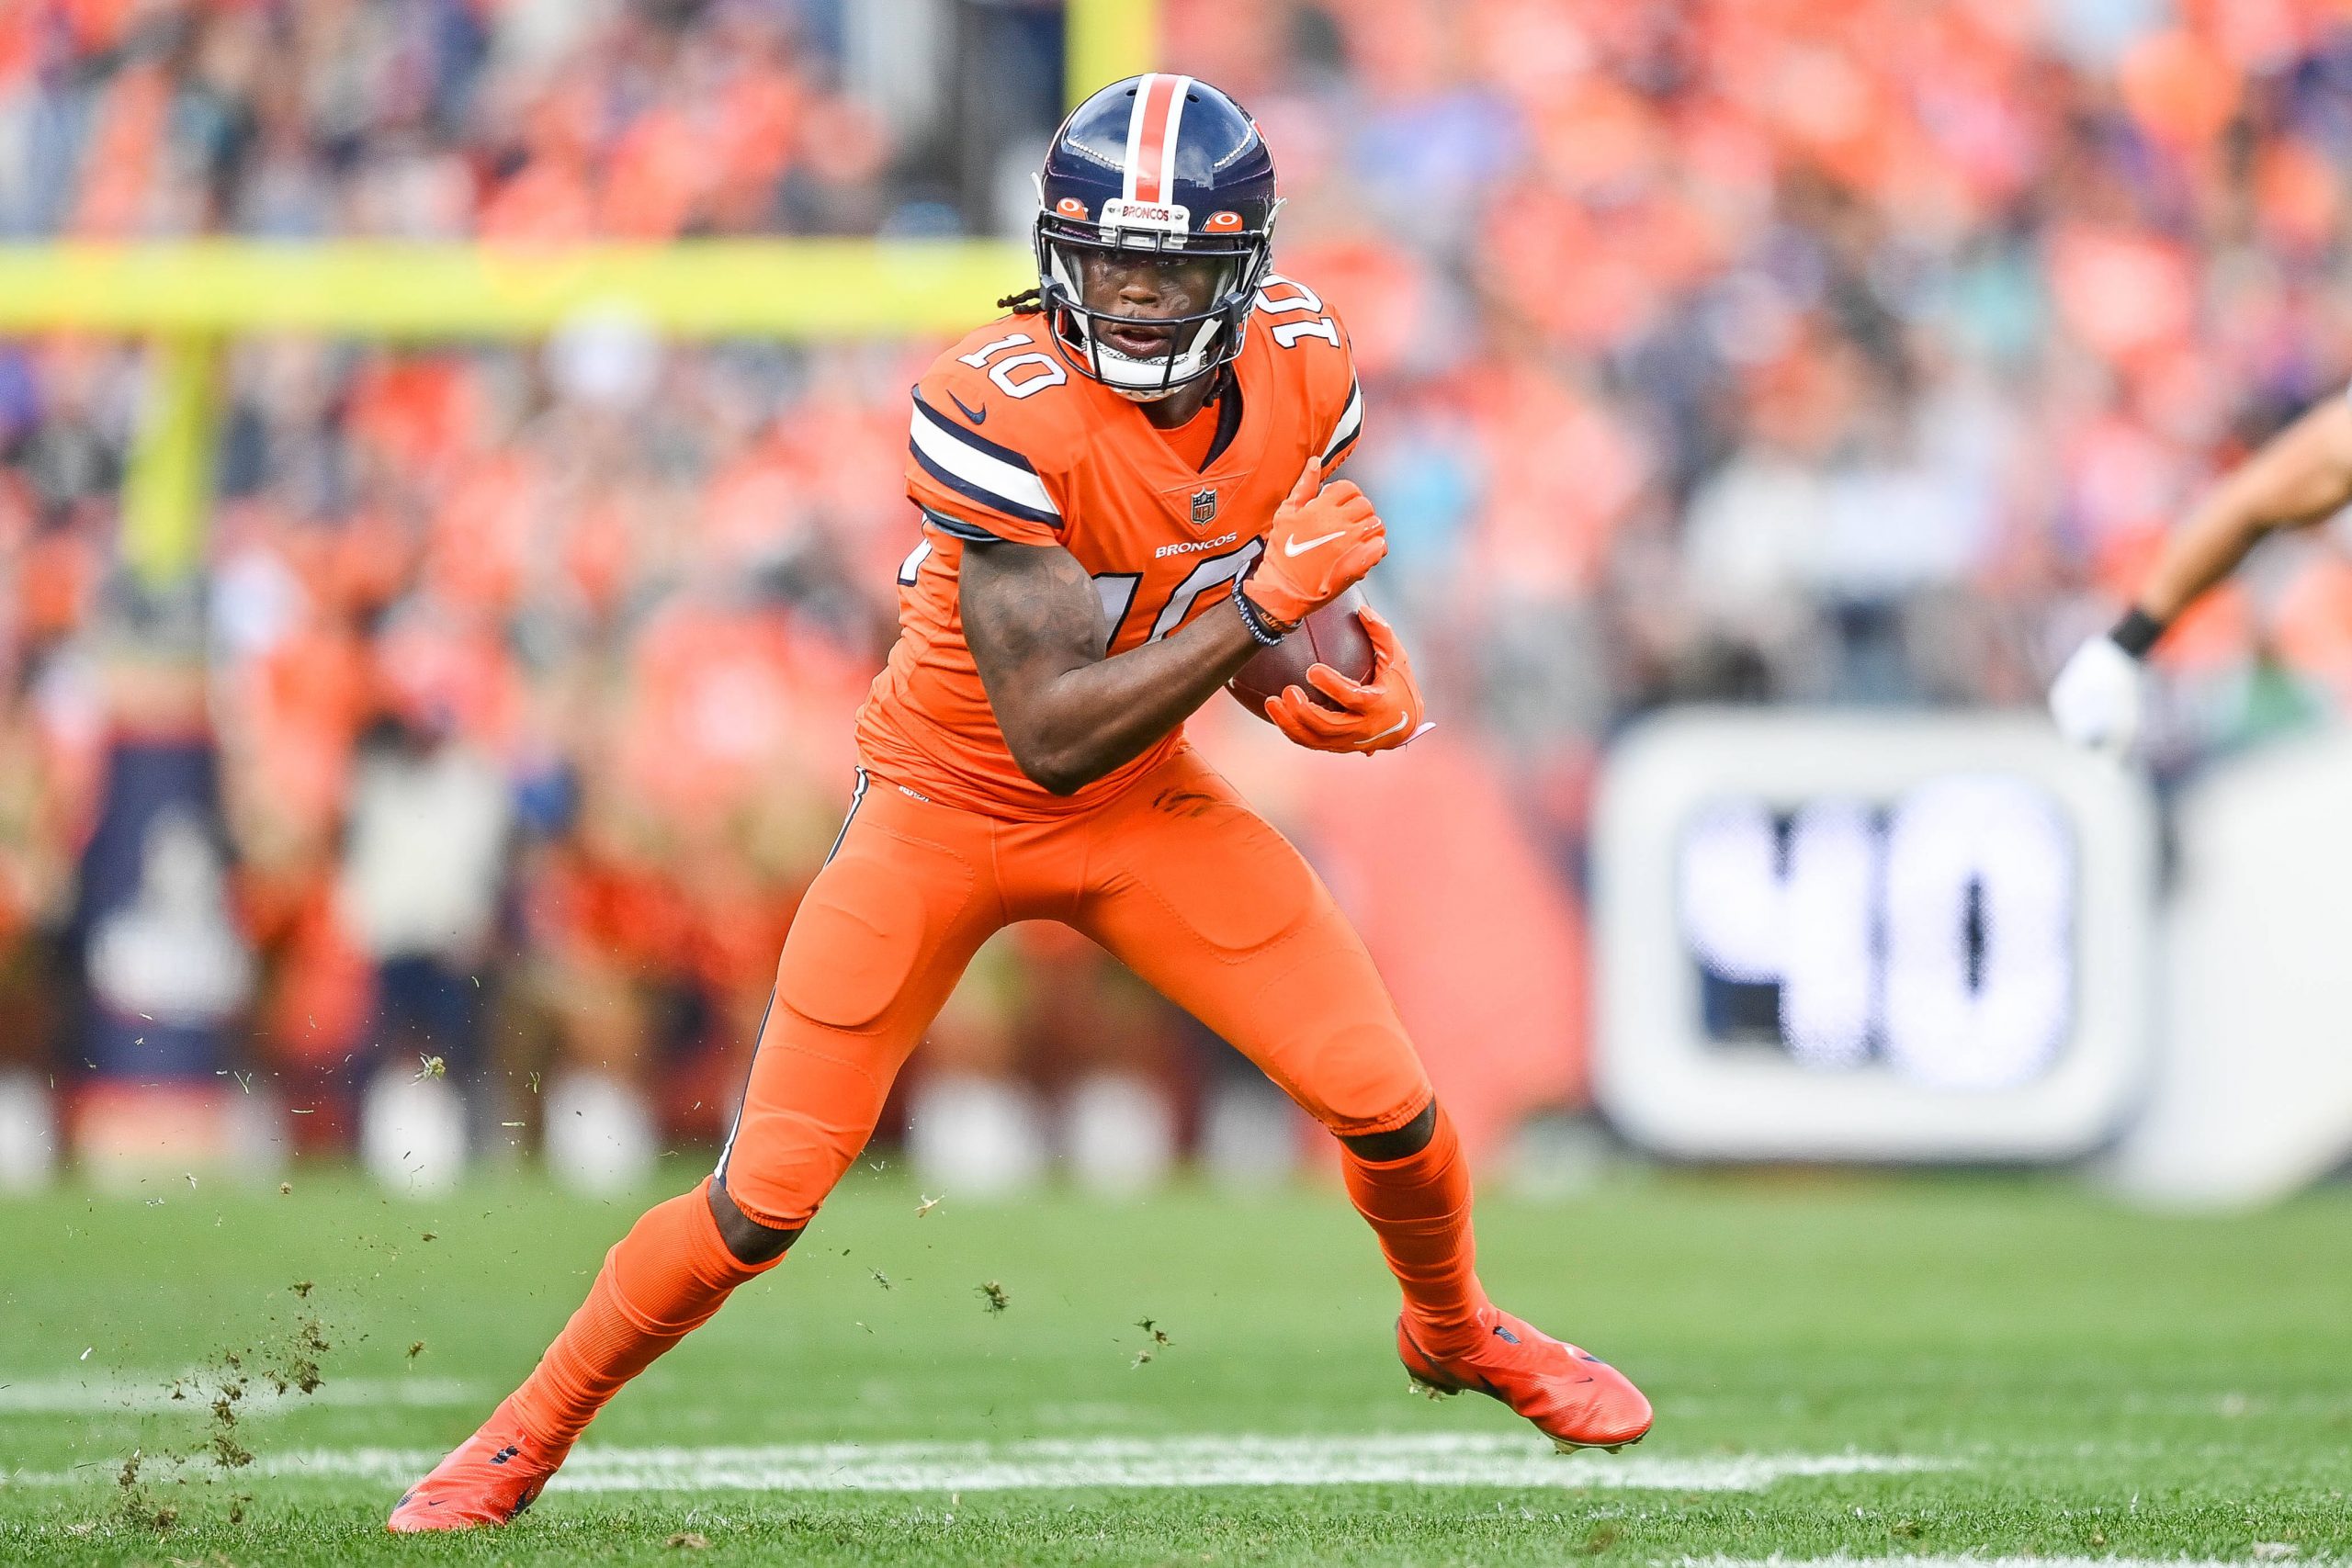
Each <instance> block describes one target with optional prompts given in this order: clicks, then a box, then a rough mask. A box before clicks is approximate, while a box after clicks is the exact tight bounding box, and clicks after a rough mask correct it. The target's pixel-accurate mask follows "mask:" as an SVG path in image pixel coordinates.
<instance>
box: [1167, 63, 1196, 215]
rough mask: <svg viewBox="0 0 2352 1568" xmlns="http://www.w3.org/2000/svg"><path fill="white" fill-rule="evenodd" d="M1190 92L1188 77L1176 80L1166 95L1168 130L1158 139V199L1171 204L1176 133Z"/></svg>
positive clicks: (1174, 178) (1174, 186)
mask: <svg viewBox="0 0 2352 1568" xmlns="http://www.w3.org/2000/svg"><path fill="white" fill-rule="evenodd" d="M1192 90H1193V79H1192V78H1191V77H1190V76H1179V77H1177V78H1176V90H1175V91H1174V92H1172V93H1170V94H1169V95H1168V130H1167V133H1166V134H1165V135H1163V136H1162V137H1161V138H1160V139H1159V199H1160V200H1162V201H1165V202H1169V203H1171V204H1172V203H1173V202H1174V201H1175V199H1176V132H1177V131H1178V130H1180V129H1182V126H1183V123H1184V95H1185V94H1186V93H1189V92H1191V91H1192Z"/></svg>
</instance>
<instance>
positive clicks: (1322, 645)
mask: <svg viewBox="0 0 2352 1568" xmlns="http://www.w3.org/2000/svg"><path fill="white" fill-rule="evenodd" d="M1361 609H1363V590H1362V589H1359V588H1351V589H1349V590H1348V591H1347V592H1345V593H1342V594H1340V596H1339V597H1338V598H1337V599H1334V600H1332V601H1331V602H1330V603H1329V604H1326V605H1324V606H1323V607H1322V608H1321V609H1319V610H1317V611H1316V612H1315V613H1314V614H1313V615H1309V616H1307V617H1306V620H1305V621H1303V622H1301V623H1300V624H1299V627H1298V630H1296V631H1295V632H1293V633H1291V634H1290V636H1288V637H1284V638H1283V640H1282V641H1280V642H1278V643H1276V644H1275V645H1274V646H1273V647H1272V648H1270V649H1266V650H1265V651H1264V652H1262V653H1261V654H1259V655H1258V657H1257V658H1255V659H1253V660H1250V662H1249V663H1247V664H1245V665H1243V666H1242V667H1241V672H1240V673H1239V674H1238V675H1236V676H1235V677H1234V678H1233V679H1232V680H1231V681H1229V682H1227V683H1226V688H1225V689H1226V690H1227V691H1228V692H1231V693H1232V694H1233V699H1234V701H1236V702H1238V703H1239V704H1240V705H1242V706H1243V707H1245V708H1248V709H1249V710H1250V712H1251V713H1253V714H1255V715H1257V716H1259V717H1260V718H1264V717H1265V716H1266V699H1267V698H1269V697H1272V696H1275V695H1278V694H1280V693H1281V692H1282V691H1283V688H1285V687H1288V686H1296V687H1297V688H1299V689H1300V690H1301V691H1303V692H1305V693H1306V694H1307V696H1308V698H1309V699H1311V700H1312V701H1315V702H1317V703H1321V704H1322V705H1324V706H1325V707H1331V706H1334V704H1332V703H1331V702H1330V701H1329V699H1328V698H1326V697H1325V696H1324V695H1323V694H1322V693H1321V692H1318V691H1317V690H1316V689H1315V687H1314V686H1312V685H1310V684H1309V683H1308V682H1307V679H1306V670H1307V666H1309V665H1312V664H1328V665H1329V666H1330V667H1331V668H1332V669H1334V670H1337V671H1339V672H1340V674H1342V675H1345V676H1346V677H1347V678H1348V679H1349V680H1351V681H1361V680H1363V679H1364V678H1365V677H1366V676H1368V675H1370V674H1371V673H1372V638H1371V637H1368V636H1367V635H1365V632H1364V629H1363V622H1362V621H1361V620H1359V619H1357V618H1356V612H1357V611H1358V610H1361Z"/></svg>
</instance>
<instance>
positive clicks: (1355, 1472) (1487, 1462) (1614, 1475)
mask: <svg viewBox="0 0 2352 1568" xmlns="http://www.w3.org/2000/svg"><path fill="white" fill-rule="evenodd" d="M440 1457H441V1456H440V1455H439V1454H437V1453H429V1452H426V1451H424V1450H396V1449H312V1450H305V1451H301V1452H295V1453H287V1454H265V1455H264V1456H263V1457H262V1458H261V1459H260V1461H258V1462H257V1463H256V1464H255V1465H254V1469H253V1470H251V1471H248V1472H241V1473H243V1474H249V1475H258V1476H268V1477H272V1478H297V1477H311V1478H334V1479H345V1480H366V1481H372V1482H378V1483H382V1484H385V1485H388V1486H398V1485H404V1484H406V1483H409V1482H411V1481H413V1480H415V1479H416V1478H417V1477H418V1476H420V1475H422V1474H424V1472H426V1471H427V1470H429V1469H431V1468H432V1467H433V1465H434V1463H435V1461H438V1460H439V1459H440ZM1942 1468H1945V1466H1944V1464H1943V1462H1942V1461H1933V1460H1919V1459H1907V1458H1899V1457H1894V1456H1889V1455H1881V1454H1755V1455H1745V1456H1724V1457H1709V1458H1689V1459H1685V1458H1675V1457H1671V1456H1668V1455H1663V1454H1660V1455H1657V1456H1654V1457H1643V1456H1639V1455H1634V1454H1630V1453H1629V1454H1624V1455H1620V1456H1614V1457H1611V1456H1605V1455H1600V1454H1577V1455H1564V1454H1558V1453H1555V1452H1553V1451H1552V1448H1551V1445H1550V1444H1548V1443H1545V1442H1544V1441H1543V1440H1542V1439H1540V1438H1529V1437H1520V1436H1515V1435H1514V1436H1509V1437H1504V1436H1498V1435H1470V1434H1447V1433H1439V1434H1430V1435H1424V1436H1412V1435H1394V1434H1386V1435H1376V1436H1363V1437H1280V1438H1275V1437H1250V1436H1232V1437H1225V1436H1204V1437H1184V1438H1103V1437H1096V1438H1038V1439H1033V1440H1029V1441H1024V1442H1007V1443H978V1442H971V1443H943V1442H904V1443H797V1444H779V1445H772V1446H765V1447H757V1448H672V1447H662V1448H641V1449H623V1448H593V1447H592V1448H582V1449H581V1450H578V1451H577V1452H575V1453H574V1454H573V1455H572V1456H571V1461H569V1462H568V1463H566V1464H565V1466H564V1467H563V1469H562V1471H561V1472H560V1473H559V1474H558V1475H557V1477H556V1479H555V1482H554V1483H553V1486H552V1488H551V1489H552V1490H555V1491H559V1492H563V1491H569V1492H708V1491H741V1492H1002V1491H1013V1490H1038V1491H1060V1490H1068V1489H1071V1488H1077V1487H1102V1488H1112V1489H1130V1488H1164V1487H1190V1486H1346V1485H1363V1484H1367V1483H1397V1484H1405V1485H1419V1486H1495V1487H1547V1488H1562V1489H1570V1488H1578V1487H1607V1488H1612V1489H1615V1488H1627V1487H1637V1488H1645V1489H1656V1490H1668V1491H1691V1492H1724V1491H1732V1492H1752V1491H1757V1490H1759V1489H1761V1488H1763V1487H1766V1486H1770V1485H1772V1484H1774V1483H1777V1482H1781V1481H1788V1480H1792V1479H1797V1478H1802V1477H1806V1476H1833V1475H1857V1474H1866V1473H1884V1472H1901V1471H1917V1470H1935V1469H1942ZM90 1478H91V1472H48V1473H35V1472H28V1473H19V1474H17V1475H13V1476H8V1477H6V1483H7V1484H10V1485H16V1486H38V1485H54V1484H72V1483H76V1482H80V1481H86V1480H88V1479H90ZM99 1478H100V1479H103V1478H104V1477H103V1476H100V1477H99Z"/></svg>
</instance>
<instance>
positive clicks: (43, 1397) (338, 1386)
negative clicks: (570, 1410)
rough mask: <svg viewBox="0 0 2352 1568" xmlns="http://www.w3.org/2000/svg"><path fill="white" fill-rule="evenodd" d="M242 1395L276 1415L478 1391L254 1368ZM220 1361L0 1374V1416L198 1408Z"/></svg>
mask: <svg viewBox="0 0 2352 1568" xmlns="http://www.w3.org/2000/svg"><path fill="white" fill-rule="evenodd" d="M175 1378H176V1381H177V1382H179V1384H180V1385H181V1389H182V1393H183V1395H184V1397H182V1398H180V1399H174V1398H173V1397H172V1385H173V1383H174V1382H175ZM241 1381H242V1382H243V1385H244V1391H245V1392H244V1393H243V1396H242V1397H241V1398H239V1399H238V1401H237V1414H238V1415H239V1416H282V1415H284V1414H286V1413H287V1412H288V1411H290V1410H300V1409H302V1408H304V1407H305V1406H308V1405H313V1404H335V1405H349V1404H370V1405H385V1404H397V1405H405V1406H410V1407H419V1406H422V1407H427V1408H432V1409H439V1408H441V1407H443V1406H447V1405H453V1404H469V1403H471V1402H472V1401H474V1400H476V1399H477V1398H479V1397H480V1391H479V1390H477V1389H475V1388H474V1387H473V1386H472V1385H471V1384H469V1383H463V1382H458V1380H456V1379H455V1378H427V1377H415V1378H330V1379H328V1380H327V1381H326V1382H323V1383H322V1384H320V1385H319V1387H318V1388H317V1389H316V1390H314V1391H313V1392H311V1393H300V1391H298V1390H294V1389H288V1390H287V1391H285V1392H284V1393H280V1392H279V1391H278V1389H277V1385H276V1384H274V1383H272V1382H270V1381H269V1380H268V1379H267V1378H266V1377H264V1376H262V1375H260V1374H259V1373H253V1372H249V1373H246V1374H245V1375H244V1376H243V1379H242V1380H241ZM220 1386H221V1373H220V1369H219V1368H218V1367H190V1368H188V1369H187V1370H186V1371H181V1372H179V1373H177V1374H174V1373H171V1372H149V1373H143V1374H141V1375H139V1376H136V1377H130V1376H124V1375H122V1374H119V1373H111V1372H97V1373H93V1374H91V1375H90V1376H87V1377H76V1376H74V1375H72V1374H67V1375H65V1376H62V1377H61V1376H54V1375H52V1376H50V1377H42V1378H9V1377H7V1376H5V1375H0V1416H94V1415H102V1414H104V1413H106V1412H108V1411H115V1410H122V1411H147V1410H169V1409H171V1408H172V1407H173V1406H175V1405H177V1406H178V1407H179V1408H181V1409H183V1410H186V1409H191V1408H192V1409H196V1410H199V1411H200V1410H202V1409H203V1408H204V1407H205V1406H206V1405H209V1404H211V1403H212V1402H213V1400H215V1399H216V1398H218V1397H219V1396H220Z"/></svg>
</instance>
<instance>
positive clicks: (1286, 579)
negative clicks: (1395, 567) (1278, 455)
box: [1241, 457, 1388, 630]
mask: <svg viewBox="0 0 2352 1568" xmlns="http://www.w3.org/2000/svg"><path fill="white" fill-rule="evenodd" d="M1387 553H1388V531H1387V529H1386V528H1385V527H1384V526H1383V525H1381V521H1380V514H1379V513H1376V512H1374V510H1373V509H1372V501H1371V498H1370V497H1368V496H1366V495H1365V494H1364V493H1363V491H1360V490H1358V489H1357V488H1356V487H1355V485H1354V484H1353V483H1352V482H1351V481H1350V480H1347V479H1341V480H1340V482H1339V483H1337V484H1335V485H1331V486H1329V487H1328V488H1327V487H1325V485H1324V483H1323V463H1322V459H1320V458H1318V457H1309V458H1308V459H1306V468H1302V469H1300V470H1299V475H1298V482H1297V483H1296V484H1295V485H1293V486H1291V487H1290V494H1289V496H1288V497H1287V498H1285V499H1284V500H1283V503H1282V505H1281V506H1280V507H1279V508H1277V509H1276V510H1275V513H1274V521H1273V525H1272V526H1271V527H1269V528H1268V529H1267V530H1266V547H1265V550H1264V551H1263V552H1262V553H1261V555H1260V556H1259V557H1258V558H1257V559H1256V560H1255V561H1253V562H1251V563H1250V576H1249V580H1248V581H1246V582H1244V583H1243V584H1242V586H1241V592H1243V593H1244V594H1246V595H1248V596H1249V600H1250V604H1255V605H1256V606H1257V607H1258V610H1259V612H1260V613H1261V615H1264V616H1265V617H1266V618H1267V619H1268V620H1270V621H1272V622H1273V623H1274V624H1275V625H1276V626H1280V627H1282V628H1283V629H1285V630H1287V629H1289V628H1290V627H1293V626H1297V625H1298V623H1299V622H1301V621H1303V620H1305V619H1306V617H1307V616H1308V615H1311V614H1313V613H1314V612H1315V611H1317V610H1319V609H1321V608H1322V607H1323V606H1324V605H1326V604H1329V603H1330V602H1331V601H1332V600H1334V599H1337V598H1338V597H1339V596H1340V594H1342V593H1345V592H1347V591H1348V590H1349V589H1351V588H1353V587H1354V586H1355V585H1356V583H1357V582H1359V581H1362V579H1363V574H1364V573H1365V572H1367V571H1370V570H1372V569H1373V568H1374V566H1377V565H1378V564H1379V563H1380V558H1381V557H1383V556H1385V555H1386V554H1387Z"/></svg>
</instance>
